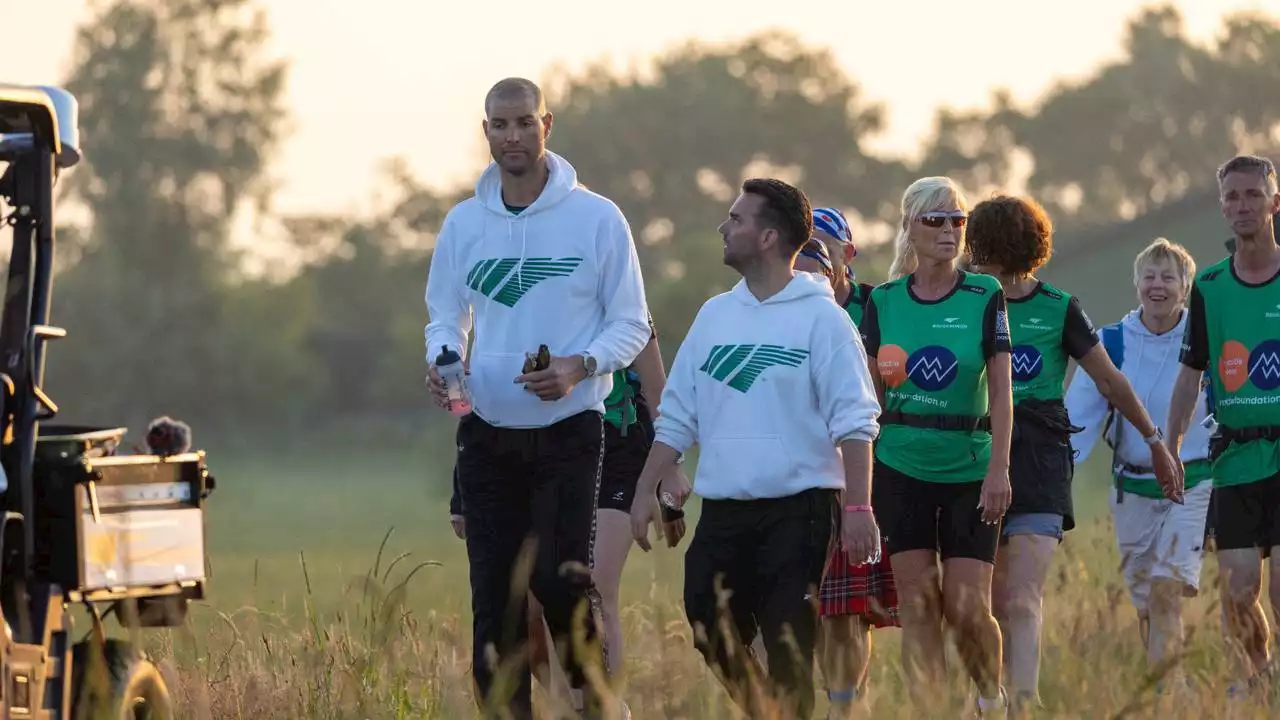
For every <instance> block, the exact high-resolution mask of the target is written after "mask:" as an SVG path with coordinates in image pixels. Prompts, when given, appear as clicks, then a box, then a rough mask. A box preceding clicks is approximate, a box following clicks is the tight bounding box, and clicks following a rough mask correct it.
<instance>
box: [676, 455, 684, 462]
mask: <svg viewBox="0 0 1280 720" xmlns="http://www.w3.org/2000/svg"><path fill="white" fill-rule="evenodd" d="M676 464H677V465H683V464H684V453H676Z"/></svg>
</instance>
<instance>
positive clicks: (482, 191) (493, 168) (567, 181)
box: [476, 150, 578, 217]
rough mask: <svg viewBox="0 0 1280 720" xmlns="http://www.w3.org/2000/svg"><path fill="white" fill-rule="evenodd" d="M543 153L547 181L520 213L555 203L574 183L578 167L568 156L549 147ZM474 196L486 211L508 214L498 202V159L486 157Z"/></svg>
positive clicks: (500, 172)
mask: <svg viewBox="0 0 1280 720" xmlns="http://www.w3.org/2000/svg"><path fill="white" fill-rule="evenodd" d="M545 157H546V159H547V170H548V176H547V184H546V186H545V187H543V188H542V193H541V194H539V195H538V199H537V200H534V201H533V204H532V205H530V206H529V207H528V208H526V209H525V210H524V212H522V213H521V216H522V217H523V216H527V215H535V214H537V213H540V212H543V211H545V210H547V209H548V208H552V207H554V206H556V205H557V204H559V203H560V202H561V201H563V200H564V199H565V198H567V197H569V194H570V193H572V192H573V191H574V189H575V188H577V187H578V171H577V170H575V169H574V168H573V165H570V164H569V161H568V160H565V159H564V158H562V157H560V156H559V155H557V154H555V153H553V152H551V151H550V150H547V151H546V156H545ZM476 198H477V199H478V200H479V201H480V204H482V205H484V207H485V209H487V210H489V211H490V212H493V213H497V214H498V215H500V216H502V217H509V216H510V215H511V213H510V212H509V211H508V210H507V206H506V205H505V204H504V203H503V202H502V170H501V168H499V167H498V163H496V162H493V161H490V162H489V166H488V167H486V168H485V169H484V172H482V173H480V179H479V180H476Z"/></svg>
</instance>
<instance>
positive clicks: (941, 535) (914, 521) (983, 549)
mask: <svg viewBox="0 0 1280 720" xmlns="http://www.w3.org/2000/svg"><path fill="white" fill-rule="evenodd" d="M871 487H872V493H871V495H872V505H873V506H874V507H875V513H876V518H877V519H878V520H879V522H880V532H881V534H883V535H884V539H885V543H886V544H888V546H889V554H890V555H896V554H898V553H902V552H907V551H908V550H933V551H935V552H937V553H939V554H940V555H941V556H942V559H943V560H948V559H950V558H972V559H974V560H981V561H983V562H987V563H992V564H994V563H995V561H996V547H997V545H998V544H999V542H1000V523H996V524H995V525H987V524H986V523H984V522H983V521H982V511H981V510H979V509H978V501H979V500H980V499H981V498H982V481H981V480H979V481H977V482H966V483H939V482H926V481H924V480H917V479H915V478H913V477H911V476H909V475H905V474H903V473H901V472H898V471H897V470H894V469H893V468H891V467H889V466H888V465H885V464H884V463H882V462H880V461H879V460H876V462H875V466H874V469H873V470H872V485H871Z"/></svg>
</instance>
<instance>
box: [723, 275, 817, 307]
mask: <svg viewBox="0 0 1280 720" xmlns="http://www.w3.org/2000/svg"><path fill="white" fill-rule="evenodd" d="M730 295H731V296H732V297H733V299H734V300H736V301H738V302H740V303H742V304H743V305H748V306H752V307H756V306H760V305H781V304H783V303H788V302H795V301H797V300H806V299H809V298H813V297H821V296H823V295H825V296H827V297H828V298H830V299H831V301H832V302H835V298H836V296H835V291H833V290H832V289H831V283H830V282H828V281H827V279H826V278H821V277H818V276H817V275H814V274H813V273H807V272H797V273H796V274H795V277H793V278H791V282H789V283H787V285H786V287H784V288H782V289H781V290H779V291H778V292H777V293H775V294H774V295H772V296H771V297H769V298H767V299H765V300H760V299H758V298H756V296H755V295H753V294H752V293H751V290H750V288H748V287H747V281H746V280H739V281H738V284H737V285H734V286H733V291H732V292H731V293H730Z"/></svg>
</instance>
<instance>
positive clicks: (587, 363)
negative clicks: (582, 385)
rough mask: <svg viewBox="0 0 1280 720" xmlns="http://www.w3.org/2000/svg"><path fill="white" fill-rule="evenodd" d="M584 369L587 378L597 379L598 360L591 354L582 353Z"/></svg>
mask: <svg viewBox="0 0 1280 720" xmlns="http://www.w3.org/2000/svg"><path fill="white" fill-rule="evenodd" d="M582 368H583V369H584V370H585V371H586V373H587V377H595V374H596V359H595V357H594V356H593V355H592V354H591V353H589V352H583V353H582Z"/></svg>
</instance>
